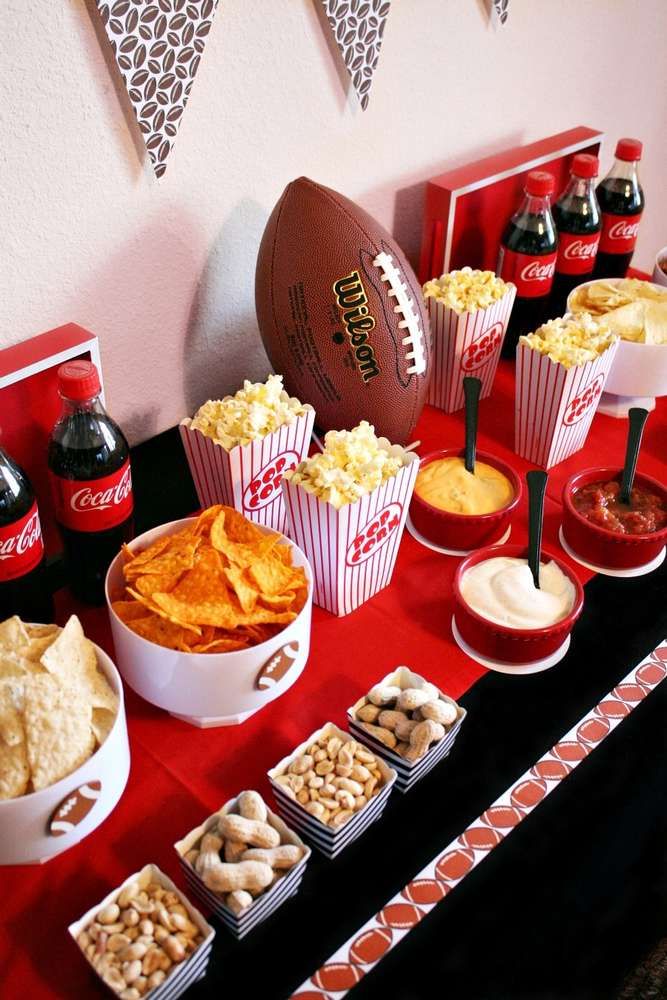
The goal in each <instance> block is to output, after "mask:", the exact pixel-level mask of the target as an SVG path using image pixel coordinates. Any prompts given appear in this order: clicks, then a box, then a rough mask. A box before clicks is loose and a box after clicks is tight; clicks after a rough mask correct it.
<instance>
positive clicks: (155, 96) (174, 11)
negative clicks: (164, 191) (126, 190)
mask: <svg viewBox="0 0 667 1000" xmlns="http://www.w3.org/2000/svg"><path fill="white" fill-rule="evenodd" d="M95 3H96V5H97V8H98V10H99V12H100V15H101V17H102V22H103V24H104V30H105V31H106V33H107V36H108V38H109V41H110V42H111V48H112V49H113V52H114V56H115V57H116V62H117V64H118V68H119V70H120V72H121V75H122V77H123V81H124V83H125V87H126V89H127V93H128V97H129V98H130V101H131V103H132V107H133V108H134V113H135V115H136V117H137V122H138V124H139V128H140V129H141V132H142V134H143V137H144V142H145V143H146V149H147V150H148V154H149V156H150V158H151V162H152V164H153V170H154V171H155V175H156V177H161V176H162V175H163V174H164V172H165V170H166V169H167V158H168V157H169V154H170V153H171V151H172V149H173V147H174V139H175V137H176V133H177V132H178V127H179V125H180V123H181V117H182V115H183V111H184V110H185V105H186V104H187V101H188V97H189V96H190V90H191V88H192V84H193V82H194V78H195V76H196V74H197V70H198V69H199V63H200V60H201V57H202V53H203V51H204V47H205V45H206V39H207V37H208V33H209V31H210V30H211V25H212V23H213V17H214V15H215V11H216V8H217V6H218V0H115V2H114V3H104V2H102V0H95Z"/></svg>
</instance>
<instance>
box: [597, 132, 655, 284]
mask: <svg viewBox="0 0 667 1000" xmlns="http://www.w3.org/2000/svg"><path fill="white" fill-rule="evenodd" d="M642 148H643V147H642V144H641V142H640V141H639V139H619V140H618V143H617V144H616V153H615V157H616V160H615V162H614V166H613V167H612V168H611V170H610V171H609V173H608V174H607V176H606V177H605V178H604V180H603V181H600V183H599V184H598V186H597V189H596V194H597V199H598V202H599V204H600V210H601V212H602V232H601V233H600V246H599V247H598V256H597V260H596V262H595V276H596V277H605V278H624V277H625V275H626V273H627V270H628V268H629V266H630V261H631V260H632V255H633V253H634V250H635V243H636V242H637V233H638V232H639V223H640V221H641V217H642V212H643V211H644V192H643V191H642V187H641V184H640V183H639V176H638V173H637V164H638V163H639V161H640V160H641V158H642Z"/></svg>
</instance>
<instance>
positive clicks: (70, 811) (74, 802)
mask: <svg viewBox="0 0 667 1000" xmlns="http://www.w3.org/2000/svg"><path fill="white" fill-rule="evenodd" d="M101 791H102V782H101V781H89V782H88V784H86V785H81V786H80V787H79V788H75V789H74V791H73V792H70V793H69V795H67V796H66V797H65V798H64V799H63V800H62V802H61V803H60V804H59V805H58V806H56V808H55V809H54V810H53V813H52V815H51V820H50V822H49V833H50V834H51V836H52V837H62V836H63V835H64V834H66V833H71V832H72V830H73V829H74V828H75V827H76V826H78V825H79V823H80V822H81V820H83V819H85V818H86V816H87V815H88V813H89V812H90V810H91V809H92V808H93V806H94V805H95V803H96V802H97V800H98V799H99V797H100V792H101Z"/></svg>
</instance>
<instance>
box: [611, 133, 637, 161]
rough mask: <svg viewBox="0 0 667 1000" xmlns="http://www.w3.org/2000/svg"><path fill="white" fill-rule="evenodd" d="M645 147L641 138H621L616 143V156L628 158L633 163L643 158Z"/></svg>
mask: <svg viewBox="0 0 667 1000" xmlns="http://www.w3.org/2000/svg"><path fill="white" fill-rule="evenodd" d="M643 149H644V147H643V145H642V143H641V142H640V141H639V139H619V140H618V142H617V143H616V153H615V156H616V159H617V160H628V161H629V162H630V163H632V162H633V160H641V158H642V150H643Z"/></svg>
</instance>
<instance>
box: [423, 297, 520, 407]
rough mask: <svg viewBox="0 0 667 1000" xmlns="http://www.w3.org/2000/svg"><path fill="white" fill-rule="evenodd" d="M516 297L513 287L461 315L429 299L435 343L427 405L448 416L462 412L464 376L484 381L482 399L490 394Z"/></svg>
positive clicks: (427, 304) (433, 299) (427, 301)
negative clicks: (494, 299)
mask: <svg viewBox="0 0 667 1000" xmlns="http://www.w3.org/2000/svg"><path fill="white" fill-rule="evenodd" d="M515 297H516V288H515V286H514V285H512V286H511V287H510V288H509V289H508V290H507V292H505V294H504V295H503V297H502V298H501V299H497V300H496V301H495V302H493V303H492V304H491V305H490V306H487V308H486V309H477V310H476V311H475V312H472V313H468V312H464V313H458V312H456V311H455V310H454V309H450V308H449V306H446V305H444V304H443V303H442V302H438V301H437V299H435V298H433V297H432V296H430V295H429V296H428V297H427V299H426V306H427V308H428V314H429V317H430V320H431V337H432V344H433V357H432V362H431V381H430V383H429V388H428V394H427V397H426V401H427V402H428V403H431V405H432V406H437V407H438V408H439V409H441V410H444V411H445V413H453V412H454V411H455V410H460V409H461V407H462V406H463V405H464V403H465V399H464V395H463V378H464V376H465V375H474V376H475V377H476V378H478V379H480V380H481V382H482V389H481V393H480V399H485V398H486V397H487V396H488V395H489V394H490V392H491V388H492V386H493V380H494V378H495V377H496V370H497V368H498V361H499V360H500V351H501V349H502V346H503V340H504V339H505V333H506V332H507V324H508V322H509V318H510V313H511V312H512V306H513V305H514V299H515Z"/></svg>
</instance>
